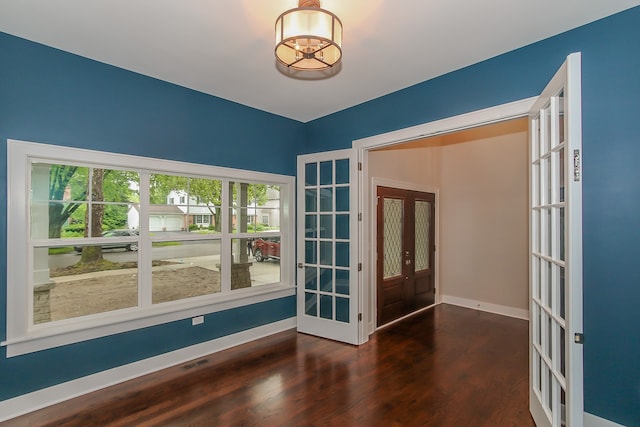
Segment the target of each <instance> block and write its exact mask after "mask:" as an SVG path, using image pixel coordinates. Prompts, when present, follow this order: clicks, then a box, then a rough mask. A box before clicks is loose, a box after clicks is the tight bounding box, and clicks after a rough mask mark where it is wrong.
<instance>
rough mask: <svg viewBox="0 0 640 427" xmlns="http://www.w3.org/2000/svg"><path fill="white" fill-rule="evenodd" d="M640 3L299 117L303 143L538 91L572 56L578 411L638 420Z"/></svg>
mask: <svg viewBox="0 0 640 427" xmlns="http://www.w3.org/2000/svg"><path fill="white" fill-rule="evenodd" d="M639 41H640V7H636V8H634V9H630V10H628V11H625V12H622V13H620V14H617V15H614V16H612V17H609V18H606V19H603V20H600V21H597V22H595V23H592V24H589V25H586V26H584V27H581V28H578V29H576V30H573V31H570V32H567V33H564V34H561V35H559V36H556V37H553V38H550V39H546V40H543V41H541V42H539V43H536V44H533V45H529V46H526V47H524V48H522V49H518V50H516V51H513V52H510V53H507V54H505V55H501V56H498V57H495V58H492V59H490V60H487V61H484V62H481V63H479V64H475V65H473V66H470V67H467V68H464V69H462V70H459V71H456V72H453V73H450V74H447V75H444V76H442V77H439V78H436V79H433V80H430V81H427V82H424V83H421V84H418V85H415V86H413V87H410V88H407V89H405V90H402V91H398V92H395V93H392V94H390V95H387V96H384V97H381V98H378V99H375V100H373V101H370V102H367V103H364V104H361V105H358V106H355V107H353V108H350V109H347V110H344V111H341V112H338V113H335V114H332V115H330V116H327V117H323V118H321V119H318V120H315V121H313V122H310V123H308V124H307V126H308V129H307V132H308V141H307V146H306V152H309V153H311V152H317V151H324V150H327V149H339V148H346V147H350V146H351V142H352V141H353V140H355V139H360V138H364V137H368V136H371V135H376V134H380V133H384V132H390V131H393V130H396V129H401V128H405V127H408V126H413V125H416V124H421V123H427V122H431V121H433V120H438V119H441V118H445V117H450V116H454V115H457V114H462V113H466V112H470V111H475V110H478V109H481V108H485V107H489V106H494V105H498V104H503V103H506V102H510V101H515V100H518V99H523V98H527V97H530V96H536V95H538V94H539V93H540V92H541V91H542V89H543V88H544V87H545V85H546V83H547V82H548V81H549V79H550V78H551V77H552V76H553V74H554V73H555V71H556V70H557V69H558V67H559V66H560V65H561V64H562V62H563V61H564V59H565V58H566V56H567V55H568V54H569V53H572V52H577V51H581V52H582V65H583V75H582V76H583V81H582V83H583V93H582V94H583V149H584V150H583V176H584V180H583V230H584V231H583V245H584V254H583V255H584V332H585V337H586V343H585V346H584V398H585V410H586V411H587V412H590V413H592V414H595V415H598V416H601V417H603V418H607V419H611V420H614V421H616V422H618V423H621V424H624V425H635V426H639V425H640V308H639V306H640V268H638V264H639V260H640V167H638V165H640V107H639V106H640V52H639V49H638V46H639V44H638V43H639Z"/></svg>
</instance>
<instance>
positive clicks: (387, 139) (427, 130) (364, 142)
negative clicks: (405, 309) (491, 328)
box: [352, 96, 538, 335]
mask: <svg viewBox="0 0 640 427" xmlns="http://www.w3.org/2000/svg"><path fill="white" fill-rule="evenodd" d="M537 99H538V97H537V96H534V97H531V98H526V99H521V100H518V101H514V102H509V103H506V104H502V105H498V106H495V107H490V108H485V109H482V110H477V111H472V112H469V113H465V114H460V115H458V116H453V117H449V118H445V119H441V120H436V121H433V122H429V123H424V124H420V125H416V126H412V127H408V128H404V129H399V130H396V131H391V132H387V133H383V134H379V135H374V136H370V137H367V138H362V139H358V140H355V141H353V144H352V146H353V148H354V149H355V150H356V156H357V161H358V163H359V165H361V166H360V167H359V169H360V170H359V173H358V179H357V181H358V182H357V184H356V185H357V192H358V212H360V213H362V221H360V222H359V223H358V226H359V231H358V234H359V236H360V237H361V238H360V239H359V242H358V253H359V255H360V257H359V258H360V259H361V260H362V271H361V274H359V275H358V280H359V283H358V288H359V290H360V298H361V301H363V302H364V304H363V305H362V307H363V311H364V313H363V323H364V329H365V330H364V333H365V334H366V335H371V334H373V333H374V332H375V330H376V311H375V305H372V301H373V302H375V291H376V289H375V277H376V251H375V250H372V244H373V242H375V237H376V236H375V231H374V232H373V233H372V231H371V230H372V228H371V227H372V226H373V227H374V228H375V224H376V222H375V220H374V219H375V213H373V214H372V211H371V206H372V205H371V203H372V201H371V199H372V196H371V192H370V190H369V169H368V157H369V151H370V150H373V149H376V148H382V147H388V146H391V145H395V144H400V143H403V142H409V141H413V140H416V139H421V138H427V137H431V136H438V135H443V134H447V133H452V132H456V131H460V130H465V129H471V128H474V127H478V126H483V125H488V124H493V123H499V122H502V121H506V120H511V119H515V118H520V117H527V116H528V115H529V111H530V110H531V107H533V105H534V103H535V102H536V100H537ZM373 199H375V197H373ZM436 202H437V200H436ZM373 212H375V210H373ZM436 215H437V214H436ZM437 227H438V225H436V229H437ZM436 244H437V243H436ZM373 247H375V246H373ZM438 247H439V246H436V259H438V253H437V252H438ZM437 267H438V270H439V267H440V266H439V265H438V264H437ZM372 283H373V284H374V286H372V285H371V284H372ZM366 284H369V285H368V286H367V285H366ZM436 286H437V287H436V304H438V303H439V302H440V301H439V299H438V295H439V288H440V286H439V283H438V284H437V285H436Z"/></svg>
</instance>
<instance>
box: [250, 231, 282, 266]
mask: <svg viewBox="0 0 640 427" xmlns="http://www.w3.org/2000/svg"><path fill="white" fill-rule="evenodd" d="M253 257H254V258H255V259H256V261H258V262H262V261H264V260H267V259H280V237H262V238H258V239H256V240H254V242H253Z"/></svg>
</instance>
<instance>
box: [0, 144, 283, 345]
mask: <svg viewBox="0 0 640 427" xmlns="http://www.w3.org/2000/svg"><path fill="white" fill-rule="evenodd" d="M32 160H38V161H44V162H50V163H52V164H56V163H62V164H68V163H77V164H80V165H83V166H89V167H91V166H95V167H101V168H114V169H127V170H132V171H141V172H142V171H144V172H145V173H146V172H150V173H162V174H174V175H182V176H188V177H197V178H212V179H221V180H222V181H223V189H224V188H225V187H227V188H228V185H225V183H228V182H230V181H233V182H249V183H265V184H274V185H279V186H280V199H281V211H280V212H281V224H280V225H281V226H280V232H279V234H280V236H281V242H282V243H283V244H282V251H281V261H280V282H279V283H273V284H267V285H261V286H257V287H250V288H243V289H235V290H233V291H231V290H229V286H228V285H227V286H225V285H224V283H225V280H227V281H228V280H230V277H229V274H230V273H228V272H229V271H230V266H231V257H230V256H224V257H223V258H222V262H223V272H227V273H226V274H224V273H223V276H222V282H223V286H222V292H220V293H216V294H212V295H206V296H202V297H197V298H190V299H188V300H179V301H174V302H172V303H170V304H160V305H152V304H151V305H145V306H142V305H141V303H140V302H139V304H138V306H137V307H136V308H135V309H127V310H119V311H112V312H107V313H100V314H94V315H90V316H82V317H78V318H72V319H66V320H64V321H58V322H51V323H50V324H49V323H46V324H38V325H36V326H35V327H34V326H33V319H32V317H33V316H32V312H33V309H32V308H31V309H30V307H32V306H33V268H32V265H33V262H32V259H33V254H32V250H31V249H32V247H33V246H32V245H33V244H32V242H31V240H30V239H31V237H30V221H29V203H30V197H29V192H30V180H31V161H32ZM294 197H295V178H294V177H292V176H287V175H279V174H271V173H264V172H256V171H248V170H241V169H231V168H224V167H217V166H208V165H202V164H194V163H186V162H178V161H172V160H163V159H154V158H149V157H139V156H131V155H124V154H116V153H109V152H102V151H94V150H87V149H79V148H71V147H64V146H55V145H48V144H38V143H33V142H25V141H16V140H8V141H7V339H6V341H3V342H2V343H0V345H2V346H6V347H7V357H12V356H18V355H21V354H26V353H31V352H35V351H39V350H44V349H48V348H53V347H58V346H62V345H67V344H71V343H75V342H80V341H85V340H89V339H94V338H98V337H103V336H107V335H113V334H117V333H121V332H126V331H131V330H135V329H140V328H145V327H149V326H154V325H159V324H162V323H167V322H171V321H176V320H181V319H185V318H190V317H194V316H200V315H203V314H209V313H214V312H218V311H223V310H228V309H231V308H235V307H241V306H245V305H250V304H255V303H258V302H263V301H269V300H273V299H278V298H283V297H286V296H291V295H294V294H295V271H294V270H295V258H294V257H295V250H294V242H295V240H294V238H295V234H294V233H295V230H294V227H295V198H294ZM225 203H226V204H228V203H229V197H228V195H227V196H226V197H225V196H224V193H223V206H224V204H225ZM223 209H224V207H223ZM224 211H225V212H229V210H228V209H224ZM143 222H144V224H145V225H144V228H148V224H147V223H146V222H145V221H142V218H141V225H142V223H143ZM144 231H145V230H143V229H141V234H143V233H144ZM145 236H146V235H145ZM244 237H256V233H231V232H230V231H229V230H226V234H225V230H223V233H222V235H215V236H210V237H208V238H215V239H222V244H221V254H228V255H230V254H231V240H232V239H238V238H244ZM206 238H207V237H206V236H202V235H197V234H194V235H192V236H191V237H188V238H187V239H185V240H201V239H206ZM87 242H89V239H87ZM140 243H141V245H140V247H141V250H144V249H143V248H144V246H145V245H147V247H148V248H150V247H151V238H150V237H143V236H141V241H140ZM227 264H228V265H227ZM139 268H146V267H145V266H144V264H141V265H140V266H139ZM145 286H151V285H150V284H148V285H145ZM225 288H226V289H225ZM29 316H31V318H30V317H29Z"/></svg>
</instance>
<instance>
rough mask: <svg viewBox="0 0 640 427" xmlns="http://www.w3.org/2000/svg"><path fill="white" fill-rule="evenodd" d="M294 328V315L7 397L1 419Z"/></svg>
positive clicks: (0, 403)
mask: <svg viewBox="0 0 640 427" xmlns="http://www.w3.org/2000/svg"><path fill="white" fill-rule="evenodd" d="M295 327H296V318H295V317H291V318H289V319H285V320H280V321H278V322H273V323H270V324H267V325H263V326H259V327H257V328H253V329H249V330H246V331H242V332H238V333H236V334H232V335H227V336H225V337H221V338H218V339H214V340H211V341H207V342H203V343H200V344H196V345H192V346H189V347H184V348H181V349H178V350H175V351H171V352H169V353H164V354H161V355H158V356H154V357H150V358H148V359H143V360H139V361H137V362H133V363H129V364H127V365H123V366H118V367H117V368H113V369H108V370H106V371H102V372H98V373H96V374H93V375H88V376H86V377H82V378H78V379H76V380H72V381H68V382H65V383H61V384H57V385H55V386H52V387H48V388H45V389H42V390H38V391H34V392H32V393H27V394H23V395H22V396H18V397H14V398H12V399H8V400H4V401H2V402H0V422H1V421H5V420H8V419H10V418H15V417H17V416H20V415H24V414H26V413H28V412H32V411H35V410H38V409H41V408H44V407H47V406H51V405H54V404H56V403H60V402H63V401H65V400H69V399H72V398H74V397H78V396H81V395H83V394H87V393H91V392H93V391H96V390H100V389H103V388H106V387H109V386H112V385H115V384H119V383H122V382H124V381H128V380H130V379H133V378H137V377H140V376H142V375H146V374H149V373H152V372H156V371H159V370H162V369H166V368H169V367H172V366H175V365H179V364H181V363H184V362H187V361H189V360H193V359H197V358H199V357H203V356H206V355H209V354H211V353H216V352H219V351H222V350H226V349H228V348H231V347H235V346H237V345H240V344H244V343H247V342H249V341H253V340H256V339H258V338H263V337H266V336H269V335H273V334H276V333H278V332H282V331H286V330H289V329H294V328H295Z"/></svg>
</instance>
